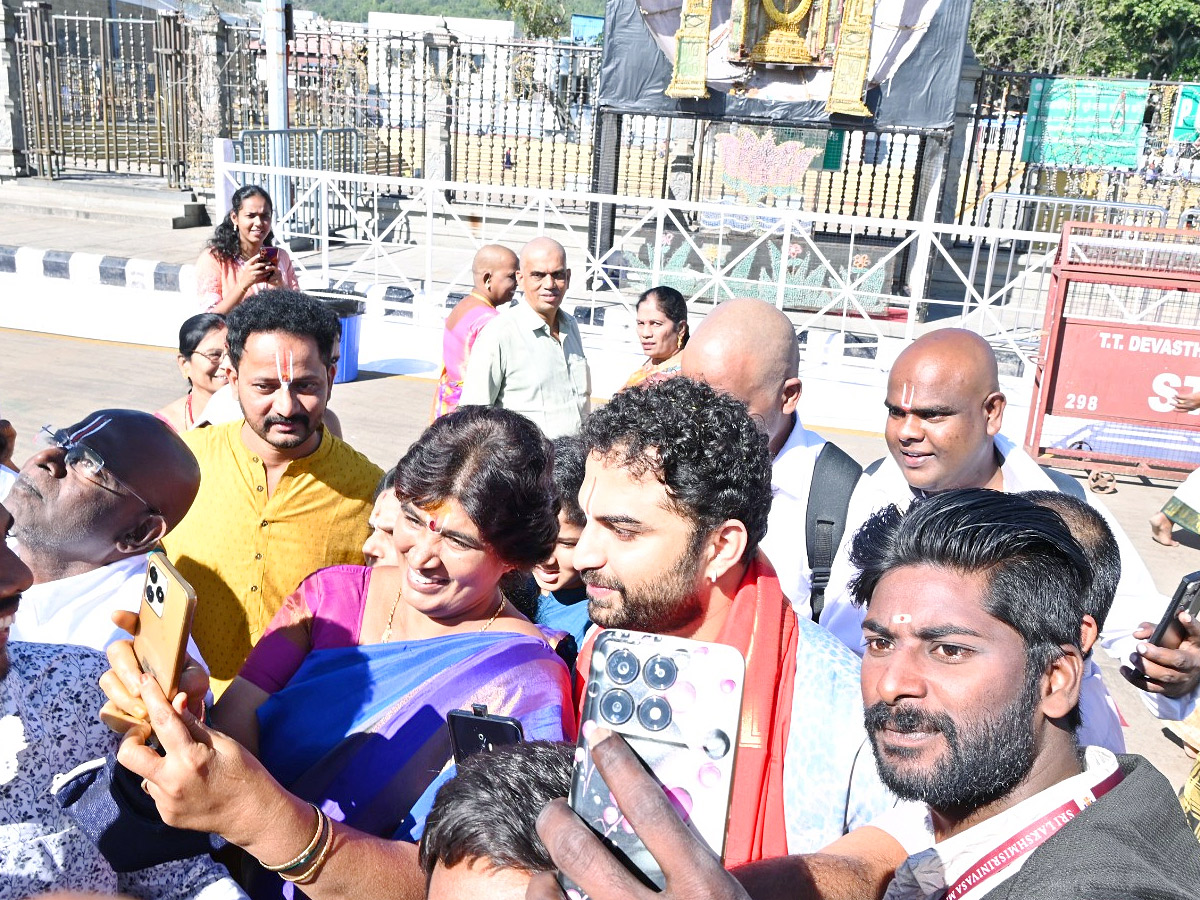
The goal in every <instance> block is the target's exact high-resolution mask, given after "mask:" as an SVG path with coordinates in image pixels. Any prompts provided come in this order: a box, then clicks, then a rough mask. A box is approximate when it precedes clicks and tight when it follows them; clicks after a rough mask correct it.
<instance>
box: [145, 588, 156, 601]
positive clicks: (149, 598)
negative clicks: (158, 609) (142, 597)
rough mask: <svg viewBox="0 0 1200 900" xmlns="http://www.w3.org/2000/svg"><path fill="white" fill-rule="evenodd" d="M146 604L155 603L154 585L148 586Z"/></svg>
mask: <svg viewBox="0 0 1200 900" xmlns="http://www.w3.org/2000/svg"><path fill="white" fill-rule="evenodd" d="M146 602H147V603H153V602H154V586H153V585H149V584H148V585H146Z"/></svg>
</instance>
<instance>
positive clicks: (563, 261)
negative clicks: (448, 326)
mask: <svg viewBox="0 0 1200 900" xmlns="http://www.w3.org/2000/svg"><path fill="white" fill-rule="evenodd" d="M520 265H521V268H520V271H519V273H518V274H517V283H518V284H519V285H520V287H521V291H522V293H523V294H524V300H523V301H522V302H520V303H518V304H516V305H515V306H510V307H509V308H508V309H506V310H504V311H503V312H502V313H501V314H500V315H498V316H497V317H496V318H495V319H493V320H492V321H491V322H489V323H488V324H487V325H486V326H485V327H484V329H483V331H481V332H480V333H479V337H478V339H477V340H476V341H475V346H474V347H473V348H472V350H471V359H470V362H469V363H468V364H467V375H466V379H465V380H464V381H463V389H462V398H461V399H460V400H459V406H467V405H470V404H478V405H481V406H498V407H501V408H503V409H511V410H512V411H513V412H518V413H520V414H521V415H523V416H526V417H528V418H530V419H532V420H533V421H534V422H536V423H537V425H538V427H540V428H541V429H542V431H543V432H545V434H546V436H547V437H550V438H556V437H561V436H562V435H565V434H577V433H578V432H579V429H580V428H581V427H582V425H583V419H584V417H585V416H586V415H587V414H588V411H589V410H590V409H591V374H590V372H589V371H588V363H587V358H586V357H584V355H583V342H582V341H581V340H580V337H579V326H578V325H576V324H575V319H574V318H573V317H572V316H571V314H570V313H568V312H565V311H563V309H562V308H561V307H562V302H563V298H564V297H565V296H566V294H567V287H568V286H569V285H570V284H571V270H570V269H568V268H567V251H566V250H564V249H563V246H562V244H560V243H559V242H558V241H555V240H553V239H551V238H547V237H540V238H534V239H533V240H532V241H530V242H529V243H528V244H526V245H525V247H524V248H523V249H522V250H521V259H520Z"/></svg>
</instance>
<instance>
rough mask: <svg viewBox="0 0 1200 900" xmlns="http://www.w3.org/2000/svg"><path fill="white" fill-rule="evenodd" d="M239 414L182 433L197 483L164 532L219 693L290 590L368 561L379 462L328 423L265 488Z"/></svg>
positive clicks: (194, 629) (262, 471) (263, 475)
mask: <svg viewBox="0 0 1200 900" xmlns="http://www.w3.org/2000/svg"><path fill="white" fill-rule="evenodd" d="M241 429H242V421H241V420H238V421H237V422H231V423H229V424H228V425H218V426H215V427H210V428H197V429H193V430H192V431H188V432H185V433H184V434H183V435H182V437H183V440H184V441H186V442H187V445H188V446H189V447H190V448H191V449H192V452H193V453H194V454H196V458H197V460H199V462H200V473H201V482H200V493H199V494H198V495H197V496H196V501H195V502H194V503H193V504H192V508H191V509H190V510H189V511H188V514H187V516H185V517H184V519H183V521H182V522H181V523H180V524H179V525H177V526H176V527H175V528H174V529H173V530H172V531H171V533H170V534H169V535H168V536H167V537H166V539H165V540H164V541H163V544H164V546H165V547H166V550H167V554H168V555H169V556H170V558H171V561H172V562H173V563H174V564H175V566H176V567H177V568H178V569H179V571H180V573H181V574H182V575H183V577H184V578H186V579H187V580H188V581H190V582H191V584H192V586H193V587H194V588H195V589H196V597H197V604H196V619H195V624H194V625H193V627H192V633H193V635H194V637H195V639H196V645H197V646H198V647H199V648H200V652H201V653H202V654H203V655H204V660H205V662H206V663H208V666H209V668H210V670H211V672H212V685H213V691H214V692H215V693H216V694H217V695H218V696H219V695H220V693H221V692H222V691H223V690H224V689H225V687H226V686H228V684H229V682H230V681H232V680H233V677H234V676H235V675H236V674H237V672H238V669H239V668H241V665H242V663H243V662H244V661H245V659H246V656H247V655H248V654H249V653H250V649H251V648H252V647H253V646H254V645H255V644H256V643H257V642H258V639H259V638H260V637H262V634H263V631H264V630H265V629H266V627H267V625H268V624H269V623H270V621H271V618H272V617H273V616H274V615H275V613H276V612H277V611H278V610H279V607H280V606H281V605H282V603H283V600H284V598H286V597H287V595H288V594H290V593H291V592H292V591H294V590H295V589H296V586H297V585H299V584H300V582H301V581H302V580H303V579H304V578H305V577H307V576H308V575H309V574H311V573H312V572H315V571H316V570H317V569H320V568H323V567H325V566H334V565H341V564H345V563H354V564H361V563H362V545H363V541H364V540H366V538H367V534H368V533H369V532H370V528H369V526H368V525H367V518H368V516H369V515H370V513H371V507H372V505H373V504H372V501H371V496H372V494H373V493H374V490H375V485H376V484H377V483H378V482H379V479H380V477H381V476H382V475H383V471H382V470H381V469H380V468H379V467H378V466H376V465H375V464H374V463H372V462H371V461H370V460H369V459H367V458H366V457H365V456H363V455H362V454H361V453H359V452H358V451H357V450H355V449H354V448H352V447H351V446H350V445H349V444H347V443H345V442H344V441H341V440H339V439H338V438H336V437H334V435H332V434H330V433H329V431H328V429H326V430H325V432H324V436H323V438H322V440H321V446H320V447H318V448H317V450H316V452H315V453H313V454H312V455H310V456H307V457H305V458H304V459H298V460H295V461H294V462H292V463H291V464H290V465H288V467H287V470H286V471H285V472H284V473H283V476H282V477H281V478H280V479H279V484H277V485H276V487H275V492H274V493H273V494H271V496H270V497H268V496H267V488H266V485H267V473H266V467H265V466H264V465H263V463H262V461H261V460H260V459H259V458H258V456H257V455H255V454H253V453H251V452H250V451H249V450H248V449H247V448H246V445H245V444H244V443H243V442H242V438H241Z"/></svg>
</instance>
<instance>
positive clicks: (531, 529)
mask: <svg viewBox="0 0 1200 900" xmlns="http://www.w3.org/2000/svg"><path fill="white" fill-rule="evenodd" d="M552 458H553V457H552V451H551V448H550V444H549V442H548V441H547V440H546V439H545V438H544V437H543V436H542V434H541V432H540V431H538V429H537V426H535V425H534V424H533V423H532V422H530V421H529V420H528V419H525V418H523V417H521V416H519V415H517V414H516V413H513V412H511V411H508V410H502V409H492V408H488V407H479V406H473V407H464V408H462V409H460V410H458V411H456V412H454V413H451V414H450V415H447V416H444V417H442V418H440V419H438V420H437V421H436V422H434V423H433V424H432V425H431V426H430V427H429V428H428V429H426V431H425V432H424V434H423V435H422V436H421V438H419V439H418V441H417V442H416V443H415V444H414V445H413V447H412V448H411V449H410V450H409V451H408V452H407V453H406V454H405V455H404V457H403V459H401V460H400V463H399V464H398V466H397V469H396V473H397V474H396V483H395V488H394V490H395V493H396V496H397V499H398V500H399V501H400V515H399V518H398V519H397V522H396V525H395V531H394V542H395V547H396V553H397V557H398V560H397V565H395V566H375V567H374V568H366V567H364V566H335V567H332V568H329V569H322V570H320V571H318V572H316V573H314V574H313V575H311V576H309V577H308V578H307V579H305V581H304V582H303V583H302V584H301V585H300V587H299V589H298V590H297V591H296V593H294V594H293V595H292V596H291V597H290V598H288V600H287V601H285V603H284V605H283V607H282V609H281V610H280V611H279V613H278V614H277V615H276V617H275V620H274V621H273V622H272V623H271V625H270V627H269V628H268V629H267V633H266V634H265V635H264V637H263V638H262V640H260V641H259V643H258V645H257V646H256V647H255V649H254V650H253V652H252V653H251V655H250V657H249V659H247V661H246V663H245V665H244V666H243V667H242V671H241V674H240V675H239V677H238V678H237V679H235V680H234V682H233V684H232V685H231V686H230V687H229V689H228V690H227V691H226V692H225V693H224V694H223V695H222V697H221V700H220V702H219V703H217V705H216V706H215V707H213V709H212V710H211V723H212V725H213V727H214V728H215V729H219V730H218V731H214V730H210V729H209V728H207V727H206V726H205V725H203V724H201V723H200V722H198V721H197V720H196V718H195V717H194V716H193V715H192V713H191V712H188V711H187V710H185V709H183V702H184V701H183V700H182V699H177V701H176V703H175V709H174V710H172V708H171V707H169V706H168V705H167V703H166V700H165V698H164V697H163V695H162V693H161V691H157V692H156V690H155V688H156V686H157V682H155V684H154V685H151V684H150V683H148V682H146V681H145V680H144V679H142V678H141V676H140V671H139V669H138V666H137V661H136V659H135V658H134V656H133V653H132V650H131V646H130V644H129V643H128V642H118V643H117V644H114V645H113V646H112V647H110V650H109V659H110V660H111V662H112V665H113V670H112V671H110V672H108V673H106V674H105V675H104V677H103V678H102V679H101V686H102V687H103V688H104V690H105V692H106V693H107V694H108V695H109V697H110V698H111V700H112V701H113V703H114V704H115V705H116V706H117V707H118V708H119V709H121V710H123V711H125V712H127V713H130V714H132V715H134V716H139V717H144V716H145V714H146V713H147V712H149V714H150V717H151V720H152V721H153V725H154V731H155V733H156V735H157V736H158V739H159V741H160V742H161V744H162V746H163V747H164V748H165V751H166V756H165V757H160V756H158V754H157V753H155V752H154V751H153V750H151V749H149V748H148V747H146V746H145V744H144V741H145V738H146V734H145V733H143V729H135V730H134V731H133V732H131V733H130V735H129V737H127V738H126V740H125V742H124V743H123V744H122V749H121V751H120V754H119V757H118V758H119V760H120V761H121V762H122V764H124V765H125V766H126V767H127V768H129V769H131V770H132V771H133V772H135V773H136V774H138V775H140V776H142V777H143V778H144V779H145V781H144V782H143V788H144V789H145V790H146V791H147V793H149V794H150V796H151V797H153V798H154V800H155V802H156V804H158V807H159V810H160V812H161V813H162V814H163V817H164V819H165V820H166V821H167V822H168V823H169V824H172V825H178V826H181V827H184V828H191V829H196V830H201V831H212V832H216V833H219V834H221V835H222V836H223V837H225V838H226V839H227V840H229V841H231V842H232V843H235V844H238V845H239V846H242V847H243V848H245V849H246V850H247V851H248V852H249V853H250V854H251V855H252V856H254V857H256V858H257V859H258V860H259V861H260V862H261V863H262V864H263V866H264V867H265V868H266V869H268V870H273V871H274V872H278V877H276V876H275V875H273V874H270V873H269V872H268V873H263V872H260V873H258V875H257V876H256V877H255V879H254V880H253V881H252V890H251V894H252V895H253V896H255V897H280V896H282V894H281V889H282V888H283V887H284V885H283V884H282V882H281V881H280V877H282V878H284V879H289V880H294V881H299V882H300V883H301V884H304V885H306V886H305V888H304V890H305V892H306V893H307V894H308V895H309V896H311V897H319V896H322V895H323V892H322V891H320V890H319V888H329V889H330V892H332V893H339V891H338V890H337V888H338V887H339V886H340V887H343V888H346V889H347V891H348V892H354V893H361V890H359V889H362V890H366V889H368V888H371V889H376V888H377V886H378V885H379V884H381V883H387V884H388V885H389V889H390V890H392V891H393V894H392V895H393V896H401V897H404V896H413V897H423V896H424V878H423V876H422V875H421V872H420V869H419V867H418V866H417V857H416V846H415V841H416V840H417V839H418V837H419V836H420V833H421V830H422V829H423V827H424V817H425V814H426V813H427V812H428V810H429V808H430V806H431V804H432V801H433V796H434V794H435V793H436V790H437V788H438V787H439V786H440V785H441V783H442V782H443V781H445V780H446V779H447V778H449V777H450V775H451V774H452V772H453V767H452V766H451V758H452V755H451V746H450V740H449V734H448V731H447V728H446V716H447V714H448V712H449V711H450V710H453V709H470V707H471V704H472V703H484V704H486V705H487V707H488V711H489V712H490V713H493V714H496V715H501V716H508V717H512V718H515V719H517V720H518V721H520V722H521V724H522V727H523V729H524V733H525V737H526V738H527V739H529V740H561V739H563V738H572V737H573V736H574V718H573V711H572V707H571V700H570V697H571V690H570V681H569V677H568V674H567V669H566V666H565V665H564V664H563V662H562V661H561V660H560V659H559V658H558V656H557V655H556V654H555V652H554V650H553V649H552V648H551V647H550V644H549V643H548V641H547V637H548V635H547V634H545V633H544V632H543V631H542V630H541V629H539V628H538V627H537V626H536V625H532V624H531V623H530V622H529V621H528V620H527V619H526V618H525V617H524V616H522V615H521V614H520V613H518V612H516V611H515V610H514V609H513V607H512V604H511V603H509V602H508V601H507V599H506V597H505V595H504V593H503V592H502V591H501V587H500V582H501V580H502V579H504V578H505V576H508V575H509V574H510V573H519V572H523V571H525V570H528V569H529V568H530V567H532V566H533V565H534V564H535V563H536V562H538V561H540V560H541V559H543V558H545V557H546V556H548V555H549V553H550V550H551V548H552V546H553V544H554V540H555V536H556V534H557V530H558V522H557V518H556V509H555V507H556V502H555V495H554V493H553V487H552V484H553V482H552V479H551V474H550V468H551V461H552ZM188 675H189V678H188V679H187V681H188V683H187V684H182V685H181V689H182V690H184V691H186V693H187V695H188V696H189V697H202V696H203V695H204V692H205V689H206V687H207V684H206V681H207V679H206V678H204V677H203V676H202V674H201V673H199V671H198V670H196V669H194V668H189V669H188ZM192 676H194V677H192ZM139 697H140V699H139ZM179 697H180V698H182V697H183V694H180V695H179ZM198 710H199V705H198V704H194V705H193V711H198ZM368 835H374V836H376V837H378V838H385V839H387V840H383V841H373V840H371V839H370V838H368V837H367V836H368ZM382 859H386V860H389V862H388V863H387V868H388V870H389V871H387V873H386V876H385V875H384V874H383V873H382V872H381V870H380V869H379V868H377V864H378V861H379V860H382ZM280 870H282V871H280ZM381 879H382V880H381ZM308 885H312V886H311V887H310V886H308Z"/></svg>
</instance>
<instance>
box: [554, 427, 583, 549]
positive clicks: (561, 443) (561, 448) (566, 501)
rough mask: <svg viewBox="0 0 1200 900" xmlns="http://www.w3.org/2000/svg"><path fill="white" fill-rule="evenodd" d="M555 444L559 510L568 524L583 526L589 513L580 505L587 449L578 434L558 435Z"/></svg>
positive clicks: (556, 486)
mask: <svg viewBox="0 0 1200 900" xmlns="http://www.w3.org/2000/svg"><path fill="white" fill-rule="evenodd" d="M552 443H553V444H554V489H555V490H556V491H557V492H558V502H559V511H560V512H561V513H562V514H563V515H564V516H565V517H566V519H567V522H568V524H571V525H578V526H579V527H580V528H582V527H583V526H584V525H586V524H587V514H586V513H584V511H583V507H581V506H580V505H579V489H580V488H581V487H583V468H584V463H585V462H586V461H587V451H586V450H584V448H583V441H582V440H580V438H579V436H578V435H574V434H567V435H563V436H562V437H556V438H555V439H554V440H553V441H552Z"/></svg>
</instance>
